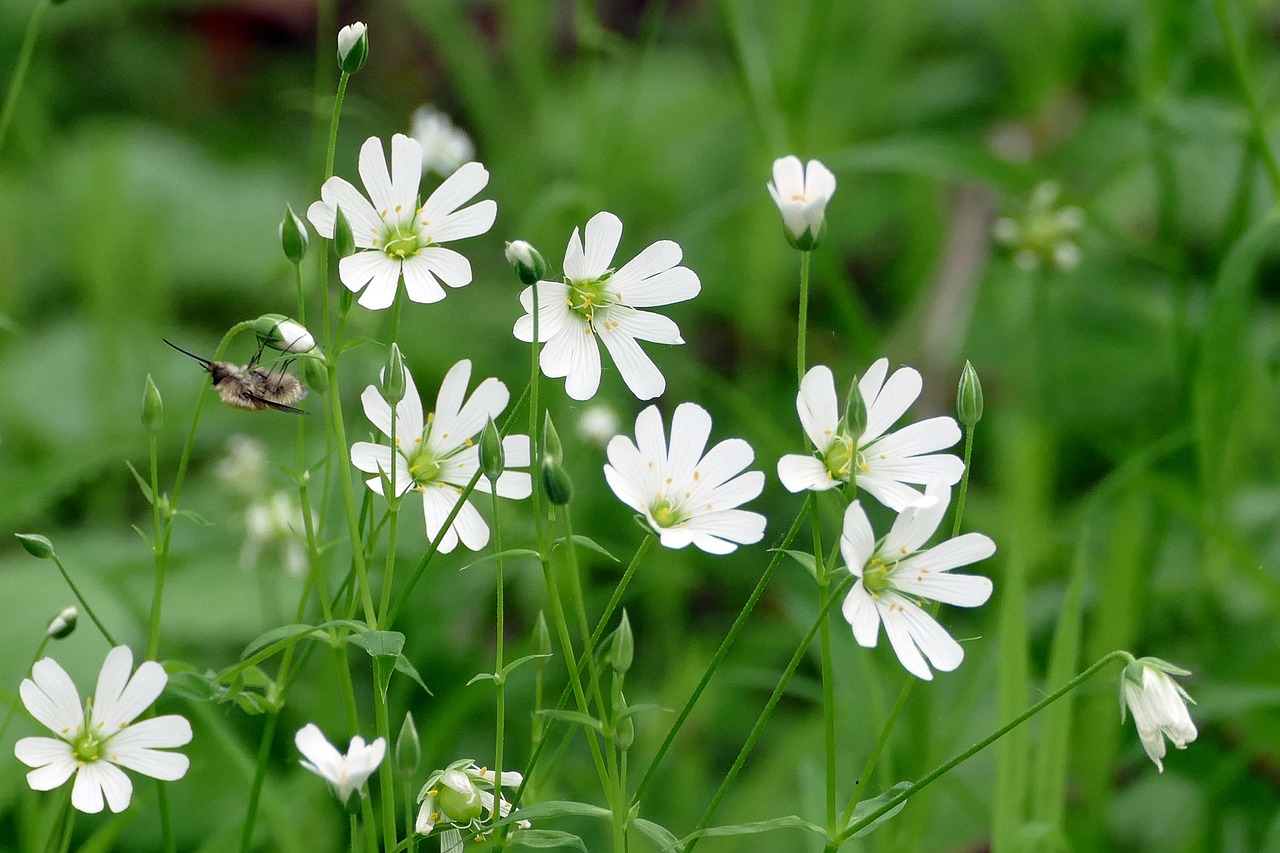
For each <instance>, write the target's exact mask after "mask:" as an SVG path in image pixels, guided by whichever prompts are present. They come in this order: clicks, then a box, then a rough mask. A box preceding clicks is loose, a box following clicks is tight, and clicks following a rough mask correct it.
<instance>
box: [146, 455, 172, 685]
mask: <svg viewBox="0 0 1280 853" xmlns="http://www.w3.org/2000/svg"><path fill="white" fill-rule="evenodd" d="M147 443H148V445H149V447H150V454H149V455H150V458H151V497H152V501H151V524H152V531H153V532H152V536H153V537H154V539H153V542H154V543H155V547H154V552H155V553H154V557H155V565H156V578H155V587H154V588H153V590H152V592H151V621H150V624H149V627H148V629H147V660H155V658H156V653H157V652H158V651H159V648H160V605H161V602H163V601H164V577H165V574H166V570H167V569H168V565H167V564H168V559H167V557H168V549H165V552H164V555H163V556H161V550H160V548H159V542H160V539H161V536H163V531H162V529H161V527H160V523H161V522H160V463H159V455H160V453H159V450H158V445H157V442H156V436H155V433H148V434H147ZM174 509H176V507H174Z"/></svg>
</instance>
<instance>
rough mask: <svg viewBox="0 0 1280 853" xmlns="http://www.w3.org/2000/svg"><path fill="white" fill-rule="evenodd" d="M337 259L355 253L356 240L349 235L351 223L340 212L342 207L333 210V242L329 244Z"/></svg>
mask: <svg viewBox="0 0 1280 853" xmlns="http://www.w3.org/2000/svg"><path fill="white" fill-rule="evenodd" d="M329 248H331V249H332V250H333V254H334V256H335V257H337V258H346V257H349V256H351V255H354V254H355V253H356V238H355V237H354V236H353V235H352V233H351V222H350V220H348V219H347V215H346V214H345V213H343V212H342V207H341V206H339V207H335V208H334V210H333V241H332V242H331V243H330V244H329Z"/></svg>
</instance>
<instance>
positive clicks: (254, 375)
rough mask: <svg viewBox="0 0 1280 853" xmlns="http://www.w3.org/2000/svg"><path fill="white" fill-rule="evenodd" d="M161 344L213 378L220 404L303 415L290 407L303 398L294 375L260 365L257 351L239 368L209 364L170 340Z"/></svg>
mask: <svg viewBox="0 0 1280 853" xmlns="http://www.w3.org/2000/svg"><path fill="white" fill-rule="evenodd" d="M165 343H166V344H169V346H171V347H173V348H174V349H176V350H177V351H178V352H180V353H182V354H183V355H187V356H190V357H191V358H194V359H195V360H196V361H198V362H200V363H201V364H202V365H204V369H205V370H207V371H209V375H210V376H212V377H213V387H214V390H215V391H217V392H218V396H219V397H221V398H222V402H224V403H226V404H227V405H228V406H234V407H235V408H237V409H248V410H249V411H251V412H261V411H263V410H264V409H275V410H276V411H278V412H289V413H291V414H295V415H305V414H306V412H304V411H303V410H302V409H298V408H295V407H294V406H293V404H294V403H297V402H298V401H299V400H301V399H302V398H303V397H306V396H307V389H306V388H305V387H303V385H302V383H301V382H299V381H298V378H297V377H296V376H294V375H293V374H291V373H288V372H286V371H285V370H284V368H283V367H281V368H280V369H279V370H275V369H273V368H269V367H262V366H260V365H259V364H258V359H259V358H261V357H262V349H261V348H259V349H258V352H257V354H256V355H254V357H253V359H252V360H251V361H250V362H249V363H248V364H247V365H245V366H244V367H241V366H239V365H237V364H232V363H231V362H229V361H210V360H209V359H207V358H201V357H200V356H198V355H196V354H195V353H193V352H188V351H187V350H184V349H183V348H182V347H180V346H178V345H177V344H175V343H172V342H171V341H167V340H166V341H165Z"/></svg>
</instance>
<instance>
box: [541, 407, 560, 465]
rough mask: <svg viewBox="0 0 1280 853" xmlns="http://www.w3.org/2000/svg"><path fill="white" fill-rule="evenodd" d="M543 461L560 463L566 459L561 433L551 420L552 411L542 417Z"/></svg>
mask: <svg viewBox="0 0 1280 853" xmlns="http://www.w3.org/2000/svg"><path fill="white" fill-rule="evenodd" d="M542 461H543V462H554V463H556V464H557V465H559V464H560V463H561V462H563V461H564V447H563V446H562V445H561V444H560V433H558V432H556V425H555V424H553V423H552V422H551V412H547V413H546V415H545V416H544V417H543V418H542Z"/></svg>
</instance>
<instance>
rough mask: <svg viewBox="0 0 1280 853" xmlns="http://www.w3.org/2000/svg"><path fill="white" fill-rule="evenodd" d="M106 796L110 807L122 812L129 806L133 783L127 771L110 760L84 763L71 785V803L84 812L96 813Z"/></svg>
mask: <svg viewBox="0 0 1280 853" xmlns="http://www.w3.org/2000/svg"><path fill="white" fill-rule="evenodd" d="M104 795H105V798H106V804H107V806H109V807H110V808H111V811H113V812H115V813H117V814H119V813H120V812H122V811H124V810H125V809H126V808H128V807H129V800H130V799H131V798H132V797H133V783H132V782H130V781H129V777H128V776H126V775H124V771H122V770H121V769H120V768H118V767H116V766H115V765H113V764H111V763H109V762H106V761H95V762H93V763H91V764H85V765H82V766H81V767H80V770H79V772H78V773H76V781H75V784H74V785H73V786H72V788H71V805H73V806H75V807H76V808H77V809H78V810H80V811H82V812H84V813H85V814H97V813H98V812H100V811H102V805H103V797H104Z"/></svg>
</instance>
